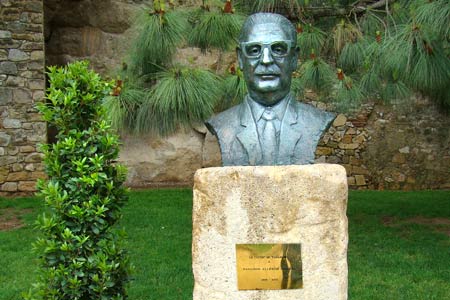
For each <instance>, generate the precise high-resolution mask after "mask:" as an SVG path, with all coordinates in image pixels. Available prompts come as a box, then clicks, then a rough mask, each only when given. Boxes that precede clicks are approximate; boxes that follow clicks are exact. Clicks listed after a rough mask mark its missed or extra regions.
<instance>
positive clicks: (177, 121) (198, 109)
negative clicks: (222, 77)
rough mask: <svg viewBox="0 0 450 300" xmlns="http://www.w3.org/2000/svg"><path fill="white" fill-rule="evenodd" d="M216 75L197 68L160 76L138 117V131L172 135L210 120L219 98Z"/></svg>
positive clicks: (174, 68) (175, 68)
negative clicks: (182, 128)
mask: <svg viewBox="0 0 450 300" xmlns="http://www.w3.org/2000/svg"><path fill="white" fill-rule="evenodd" d="M219 86H220V85H219V82H218V78H217V76H215V75H214V74H213V73H211V72H209V71H206V70H202V69H195V68H188V67H173V68H171V69H169V70H167V71H164V72H161V73H159V74H158V82H157V83H156V84H155V85H154V86H153V88H152V90H151V92H150V93H149V94H148V97H147V98H146V99H145V101H144V103H143V105H142V106H141V108H140V110H139V112H138V116H137V130H138V132H153V133H156V134H158V135H162V136H164V135H168V134H170V133H173V132H174V131H175V130H176V129H177V128H178V127H188V126H191V125H192V124H194V123H196V122H200V121H203V120H205V119H207V118H208V117H209V116H210V115H211V114H212V113H213V110H214V107H215V105H216V103H217V100H218V99H219V97H220V88H219Z"/></svg>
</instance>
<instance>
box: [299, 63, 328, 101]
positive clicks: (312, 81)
mask: <svg viewBox="0 0 450 300" xmlns="http://www.w3.org/2000/svg"><path fill="white" fill-rule="evenodd" d="M300 79H301V81H302V83H303V86H304V87H305V88H309V89H312V90H314V91H315V92H317V93H322V94H328V93H330V92H331V88H332V87H333V83H334V79H335V74H334V71H333V69H332V68H331V67H330V65H328V64H327V63H326V62H325V61H324V60H323V59H321V58H314V59H309V60H307V61H306V62H305V63H303V64H302V65H301V66H300Z"/></svg>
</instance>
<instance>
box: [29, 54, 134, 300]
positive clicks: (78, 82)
mask: <svg viewBox="0 0 450 300" xmlns="http://www.w3.org/2000/svg"><path fill="white" fill-rule="evenodd" d="M48 76H49V79H50V88H49V89H48V91H47V96H46V98H47V100H48V102H47V103H42V104H41V105H39V106H38V108H39V111H40V112H41V113H42V114H43V117H44V120H45V121H47V122H48V123H49V124H50V125H53V126H55V127H56V128H58V129H59V132H58V134H57V139H58V141H57V142H56V143H55V144H53V145H43V146H42V150H43V152H44V154H45V157H44V163H45V166H46V173H47V175H48V180H47V181H44V180H40V181H39V183H38V188H39V191H40V195H41V196H42V197H43V198H44V200H45V203H46V206H47V208H48V213H47V214H43V215H41V217H40V218H39V219H38V227H39V229H40V230H41V231H42V233H43V237H42V238H40V239H38V241H37V242H36V243H35V248H36V251H37V252H38V253H39V255H40V260H41V265H42V269H41V273H40V277H39V282H38V283H37V284H36V290H35V291H34V292H33V293H30V294H29V295H28V296H27V297H26V298H27V299H52V300H57V299H61V300H62V299H64V300H69V299H73V300H75V299H80V300H90V299H117V300H118V299H125V298H126V295H127V293H126V290H125V287H126V284H127V282H128V280H129V277H128V271H129V263H128V257H127V255H126V252H125V251H124V249H123V247H122V237H121V234H119V233H118V232H117V231H116V230H115V229H113V226H114V225H115V224H116V223H117V221H118V220H119V219H120V218H121V216H122V213H121V208H122V206H123V205H124V204H125V202H126V200H127V196H126V194H125V189H124V188H123V187H122V183H123V182H124V180H125V177H126V174H125V173H126V171H125V169H124V168H123V167H122V166H120V165H117V164H115V160H116V159H117V156H118V153H119V142H118V137H117V136H116V135H115V134H113V133H111V131H110V126H109V124H108V123H107V122H106V121H105V120H104V117H105V115H104V110H103V107H102V102H101V101H102V98H103V97H104V96H105V95H107V94H108V92H109V90H110V87H111V84H110V83H107V82H105V81H103V80H102V79H101V78H100V77H99V75H97V74H96V73H94V72H93V71H90V70H88V63H86V62H76V63H73V64H70V65H68V66H66V67H64V68H55V67H50V68H49V72H48Z"/></svg>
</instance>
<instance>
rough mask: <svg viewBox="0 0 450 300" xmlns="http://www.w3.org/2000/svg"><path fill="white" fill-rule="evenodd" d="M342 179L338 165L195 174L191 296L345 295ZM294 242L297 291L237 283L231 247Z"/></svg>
mask: <svg viewBox="0 0 450 300" xmlns="http://www.w3.org/2000/svg"><path fill="white" fill-rule="evenodd" d="M346 208H347V178H346V173H345V169H344V168H343V167H341V166H339V165H332V164H317V165H308V166H262V167H261V166H258V167H222V168H208V169H201V170H198V171H197V173H196V174H195V179H194V206H193V242H192V259H193V261H192V264H193V272H194V277H195V287H194V297H193V298H194V300H219V299H220V300H244V299H245V300H257V299H258V300H291V299H292V300H293V299H296V300H312V299H314V300H334V299H336V300H345V299H347V285H348V282H347V244H348V233H347V216H346ZM265 243H267V244H270V243H301V257H302V263H303V268H302V269H303V270H302V273H303V288H302V289H295V290H251V291H239V290H238V288H237V270H236V250H235V246H236V244H265Z"/></svg>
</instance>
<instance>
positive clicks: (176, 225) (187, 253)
mask: <svg viewBox="0 0 450 300" xmlns="http://www.w3.org/2000/svg"><path fill="white" fill-rule="evenodd" d="M191 209H192V191H191V190H187V189H183V190H180V189H164V190H150V191H136V192H132V193H131V198H130V201H129V203H128V205H127V206H126V208H125V210H124V219H123V222H122V223H121V225H122V226H124V227H125V229H126V231H127V232H128V236H129V238H128V245H129V251H130V255H131V259H132V262H133V264H134V266H135V273H134V281H133V282H132V283H131V285H130V288H129V294H130V297H129V299H130V300H151V299H158V300H159V299H163V300H164V299H168V300H175V299H183V300H185V299H192V288H193V277H192V272H191ZM42 210H43V205H42V201H39V200H37V199H36V198H21V199H3V198H1V199H0V217H1V215H2V214H3V217H2V218H1V219H5V218H6V219H8V220H10V221H14V219H16V218H17V216H19V217H20V218H21V219H22V221H23V222H24V223H25V226H24V227H22V228H18V229H13V230H9V231H0V300H9V299H20V294H21V292H22V291H26V290H28V289H29V287H30V286H31V284H32V282H34V281H35V280H36V268H37V265H36V259H35V254H33V253H32V251H31V243H32V242H33V241H35V239H36V236H37V235H38V232H36V231H35V230H34V229H33V227H32V224H33V222H34V220H35V219H36V216H37V214H38V213H40V212H41V211H42ZM5 216H6V217H5ZM348 217H349V234H350V243H349V251H348V262H349V298H350V299H354V300H360V299H370V300H372V299H383V300H386V299H395V300H397V299H408V300H411V299H417V300H419V299H420V300H423V299H439V300H441V299H449V295H450V284H449V282H450V192H449V191H423V192H376V191H361V192H360V191H351V192H350V196H349V205H348ZM0 225H1V224H0ZM0 228H1V227H0Z"/></svg>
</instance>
